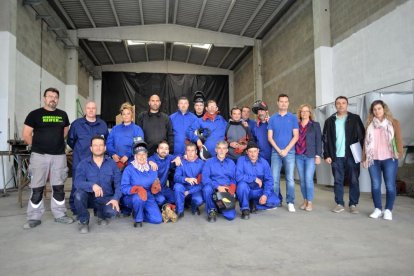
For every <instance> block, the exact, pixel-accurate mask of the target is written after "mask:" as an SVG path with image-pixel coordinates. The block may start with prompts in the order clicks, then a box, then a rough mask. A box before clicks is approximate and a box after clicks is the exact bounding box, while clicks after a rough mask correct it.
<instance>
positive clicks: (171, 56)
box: [170, 43, 174, 60]
mask: <svg viewBox="0 0 414 276" xmlns="http://www.w3.org/2000/svg"><path fill="white" fill-rule="evenodd" d="M173 51H174V43H171V50H170V60H172V58H173Z"/></svg>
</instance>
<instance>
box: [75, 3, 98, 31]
mask: <svg viewBox="0 0 414 276" xmlns="http://www.w3.org/2000/svg"><path fill="white" fill-rule="evenodd" d="M79 1H80V3H81V5H82V8H83V10H84V11H85V13H86V15H87V16H88V18H89V21H90V22H91V24H92V26H93V27H94V28H96V24H95V22H94V21H93V18H92V15H91V14H90V13H89V10H88V7H87V6H86V4H85V2H84V1H83V0H79Z"/></svg>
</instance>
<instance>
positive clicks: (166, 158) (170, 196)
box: [148, 141, 181, 206]
mask: <svg viewBox="0 0 414 276" xmlns="http://www.w3.org/2000/svg"><path fill="white" fill-rule="evenodd" d="M169 153H170V151H169V146H168V143H167V142H166V141H161V142H160V143H159V144H158V147H157V152H156V153H154V155H152V156H151V157H150V158H148V163H149V164H150V166H151V168H152V169H153V170H156V171H157V174H158V179H159V181H160V184H161V191H160V192H159V193H157V194H156V195H154V197H155V201H157V204H158V205H159V206H162V205H163V204H164V203H175V197H174V192H173V190H172V188H173V186H174V185H173V183H171V182H170V183H169V186H167V178H168V173H169V172H170V169H171V168H172V166H174V167H175V166H180V165H181V158H180V157H179V156H173V155H171V154H169ZM151 161H152V162H151ZM154 163H155V164H154Z"/></svg>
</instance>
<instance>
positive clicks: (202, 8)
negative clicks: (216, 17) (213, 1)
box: [196, 0, 207, 28]
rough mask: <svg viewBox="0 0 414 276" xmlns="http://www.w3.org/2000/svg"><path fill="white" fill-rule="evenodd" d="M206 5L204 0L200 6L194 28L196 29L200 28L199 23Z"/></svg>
mask: <svg viewBox="0 0 414 276" xmlns="http://www.w3.org/2000/svg"><path fill="white" fill-rule="evenodd" d="M206 4H207V0H204V1H203V5H202V6H201V10H200V14H199V15H198V20H197V24H196V28H198V26H200V22H201V19H202V18H203V14H204V9H205V8H206Z"/></svg>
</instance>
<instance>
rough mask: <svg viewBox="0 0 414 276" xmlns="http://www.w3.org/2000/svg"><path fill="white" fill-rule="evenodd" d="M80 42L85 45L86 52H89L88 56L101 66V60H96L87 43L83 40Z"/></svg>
mask: <svg viewBox="0 0 414 276" xmlns="http://www.w3.org/2000/svg"><path fill="white" fill-rule="evenodd" d="M79 42H80V43H82V44H83V47H85V49H86V51H88V54H89V55H90V56H91V57H92V58H93V61H94V62H95V63H96V64H98V65H101V63H100V62H99V60H98V59H97V58H96V56H95V54H94V53H93V52H92V50H91V48H89V46H88V44H86V42H85V41H83V40H79Z"/></svg>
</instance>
